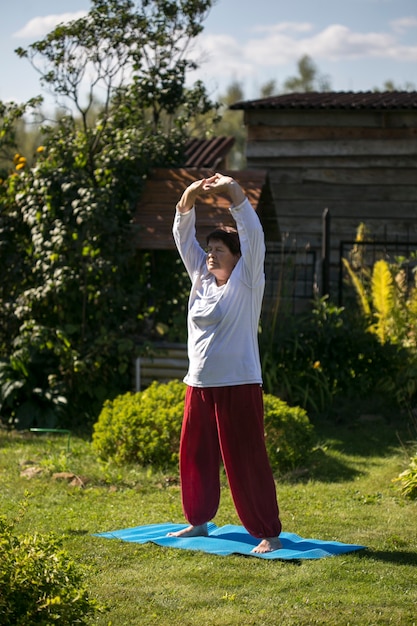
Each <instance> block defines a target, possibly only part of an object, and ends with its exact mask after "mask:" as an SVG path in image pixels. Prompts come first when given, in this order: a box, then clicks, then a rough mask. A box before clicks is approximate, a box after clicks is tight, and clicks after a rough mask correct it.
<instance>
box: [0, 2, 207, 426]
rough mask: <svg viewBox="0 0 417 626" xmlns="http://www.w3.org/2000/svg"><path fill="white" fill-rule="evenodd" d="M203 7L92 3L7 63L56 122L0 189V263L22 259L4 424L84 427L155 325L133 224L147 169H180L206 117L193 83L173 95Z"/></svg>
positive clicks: (0, 389)
mask: <svg viewBox="0 0 417 626" xmlns="http://www.w3.org/2000/svg"><path fill="white" fill-rule="evenodd" d="M210 5H211V2H210V1H199V0H183V1H182V2H181V3H178V2H174V1H171V0H154V1H150V0H142V1H141V2H139V3H138V6H137V7H136V6H135V4H134V3H133V2H131V1H130V0H117V1H116V0H107V1H106V0H93V2H92V8H91V11H90V12H89V13H88V15H87V16H86V17H84V18H82V19H81V20H76V21H74V22H71V23H69V24H66V25H60V26H58V27H57V28H55V29H54V30H53V31H52V32H51V33H49V35H47V36H46V37H45V39H43V40H42V41H39V42H36V43H34V44H32V45H31V46H29V48H28V50H22V49H19V50H18V54H19V55H20V56H21V57H25V58H28V59H29V60H30V62H31V63H32V64H33V65H34V66H35V67H37V69H38V71H39V72H40V74H41V82H42V83H43V84H44V85H45V86H46V87H48V88H49V89H50V90H51V91H52V92H53V93H54V94H55V95H56V98H57V102H59V103H60V106H61V107H62V108H65V107H66V112H67V114H66V115H62V116H60V117H59V118H58V119H57V120H56V122H55V124H51V123H50V124H48V125H46V126H45V127H44V129H43V130H44V144H43V146H42V150H41V151H40V152H39V153H38V158H37V162H36V163H35V165H34V167H32V168H28V167H22V168H20V169H19V170H18V171H16V172H14V174H13V175H12V176H10V177H9V178H8V179H7V181H6V183H5V184H4V185H2V188H1V189H0V204H1V219H2V222H3V224H7V228H3V231H2V236H3V240H2V242H1V244H2V245H1V246H0V263H1V264H2V266H4V265H5V264H6V263H7V256H6V252H7V250H10V249H11V248H13V247H17V249H19V251H20V252H21V255H20V257H19V258H18V259H16V268H15V271H16V275H17V276H21V282H20V284H15V285H14V288H13V289H12V288H10V289H8V290H7V292H3V301H2V315H3V321H4V322H5V327H6V328H8V329H9V330H11V331H12V332H8V333H7V334H6V333H4V334H3V336H2V338H1V339H2V343H3V345H2V348H3V349H2V352H3V353H6V354H8V358H7V359H5V360H4V362H3V363H0V417H2V419H3V421H6V422H8V423H13V424H16V422H17V423H18V425H19V426H20V427H27V426H28V425H45V423H47V424H48V425H49V426H50V425H54V424H55V423H56V421H57V419H58V415H61V419H64V420H66V421H67V423H68V421H69V422H70V423H71V424H73V425H74V424H76V423H78V424H80V423H82V422H85V421H87V422H88V423H90V424H91V422H92V421H93V420H94V419H95V417H96V415H97V413H98V411H99V410H100V409H101V406H102V403H103V401H104V399H107V398H111V397H113V396H114V395H116V394H118V393H120V392H121V391H125V390H126V389H129V388H130V386H131V367H130V366H131V362H132V358H133V354H134V340H136V338H137V337H139V336H142V337H143V336H148V337H149V336H151V334H152V330H153V324H152V321H153V316H154V315H155V301H152V300H150V296H149V294H152V293H153V292H155V286H154V285H153V284H152V283H153V281H154V278H153V277H152V276H151V275H150V273H149V262H148V255H147V253H142V254H138V253H137V251H136V248H135V232H136V231H135V226H134V225H133V223H132V216H133V213H134V210H135V206H136V203H137V201H138V198H139V196H140V190H141V188H142V187H143V184H144V181H145V179H146V176H147V174H148V172H149V170H150V169H151V168H152V167H154V166H158V165H162V164H163V165H167V164H172V165H175V164H177V163H178V162H179V161H180V160H181V154H182V149H183V145H184V143H185V140H186V128H187V124H188V123H189V120H190V119H192V118H193V116H194V115H196V114H199V113H207V112H208V111H209V110H210V108H211V106H212V104H211V102H210V101H209V99H208V98H207V96H206V93H205V90H204V87H203V86H202V85H201V84H200V83H197V84H196V85H195V86H194V87H193V88H191V89H187V88H186V87H185V80H186V75H187V72H188V70H190V69H192V68H193V67H194V64H193V63H191V62H190V61H188V60H187V57H186V51H187V46H188V45H189V43H190V41H191V40H192V39H193V37H195V36H196V34H198V33H199V32H200V31H201V29H202V21H203V19H204V17H205V15H206V13H207V11H208V9H209V7H210ZM165 267H166V265H165ZM176 267H177V266H176ZM175 271H177V272H178V273H180V272H182V269H179V266H178V269H176V268H173V272H172V275H171V282H170V285H168V286H167V291H166V292H165V293H164V298H165V300H167V301H169V300H172V299H173V298H172V296H171V294H170V290H171V291H172V290H174V289H175V288H176V280H175ZM178 281H179V282H181V276H179V278H178ZM158 304H159V305H160V306H163V300H162V298H160V299H159V301H158ZM156 313H158V312H157V311H156ZM16 328H17V329H16ZM62 416H63V417H62ZM61 423H62V422H61Z"/></svg>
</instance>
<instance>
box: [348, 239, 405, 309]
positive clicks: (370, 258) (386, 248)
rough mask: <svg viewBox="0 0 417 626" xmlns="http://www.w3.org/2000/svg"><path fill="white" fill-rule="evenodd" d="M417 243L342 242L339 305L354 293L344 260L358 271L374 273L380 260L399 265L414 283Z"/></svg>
mask: <svg viewBox="0 0 417 626" xmlns="http://www.w3.org/2000/svg"><path fill="white" fill-rule="evenodd" d="M416 252H417V241H341V242H340V251H339V284H338V293H339V298H338V300H339V305H340V306H342V305H343V304H344V303H345V302H346V299H347V298H348V297H349V296H350V295H351V294H352V293H353V288H352V286H351V284H350V282H349V281H348V280H346V270H345V268H344V266H343V261H342V259H343V258H345V259H347V260H348V261H349V263H350V264H351V265H352V267H353V269H356V270H357V271H359V272H360V271H362V272H363V271H368V270H369V271H372V268H373V266H374V265H375V263H376V262H377V261H379V260H380V259H384V260H385V261H387V262H388V263H398V264H400V265H401V268H402V269H403V270H404V271H405V272H406V277H407V281H408V283H414V271H415V268H416V266H417V258H416Z"/></svg>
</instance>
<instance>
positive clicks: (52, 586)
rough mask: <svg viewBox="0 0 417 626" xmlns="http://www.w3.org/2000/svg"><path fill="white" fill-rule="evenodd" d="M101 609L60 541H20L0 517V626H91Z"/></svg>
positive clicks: (47, 538) (45, 537) (45, 538)
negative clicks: (14, 625)
mask: <svg viewBox="0 0 417 626" xmlns="http://www.w3.org/2000/svg"><path fill="white" fill-rule="evenodd" d="M101 610H102V609H101V608H100V607H99V605H98V604H97V602H96V601H95V600H94V599H91V598H90V597H89V594H88V591H87V589H86V587H85V585H84V582H83V573H82V571H81V569H80V568H79V567H78V565H77V563H75V561H73V559H72V558H71V557H70V556H69V554H68V553H67V552H66V551H65V550H63V548H62V545H61V540H60V539H57V538H55V537H54V536H53V535H43V534H40V533H34V534H25V535H22V536H18V535H17V534H16V533H15V531H14V524H13V523H11V522H9V521H8V520H7V519H6V518H5V517H4V516H1V517H0V624H10V625H11V624H16V625H17V626H33V625H34V624H42V625H45V626H46V625H47V624H48V625H50V624H59V625H60V626H73V624H89V623H90V619H89V618H90V617H91V616H92V615H94V614H95V613H96V612H97V611H101Z"/></svg>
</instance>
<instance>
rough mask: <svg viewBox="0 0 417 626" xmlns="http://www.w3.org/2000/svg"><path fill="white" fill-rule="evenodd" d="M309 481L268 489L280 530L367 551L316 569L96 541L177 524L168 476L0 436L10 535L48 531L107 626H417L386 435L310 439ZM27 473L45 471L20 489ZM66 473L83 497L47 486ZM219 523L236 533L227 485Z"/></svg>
mask: <svg viewBox="0 0 417 626" xmlns="http://www.w3.org/2000/svg"><path fill="white" fill-rule="evenodd" d="M318 432H319V437H320V446H319V448H318V450H317V451H316V452H315V454H314V457H313V459H312V463H311V466H310V467H309V468H308V471H307V472H300V473H299V474H298V475H292V476H287V477H286V478H285V479H279V480H277V489H278V496H279V504H280V508H281V514H282V521H283V526H284V530H286V531H288V532H295V533H297V534H300V535H303V536H305V537H316V538H321V539H327V540H338V541H343V542H348V543H357V544H362V545H366V546H368V548H367V550H364V551H359V552H354V553H350V554H347V555H343V556H338V557H334V558H327V559H321V560H318V561H301V562H299V563H292V562H281V561H277V560H274V561H263V560H261V559H255V558H247V557H242V556H229V557H218V556H210V555H207V554H202V553H196V552H186V551H182V550H172V549H165V548H161V547H158V546H154V545H151V544H146V545H143V546H141V545H137V544H129V543H121V542H118V541H115V540H107V539H100V538H97V537H93V536H92V534H93V533H95V532H100V531H106V530H114V529H117V528H124V527H128V526H136V525H141V524H150V523H158V522H167V521H178V522H181V521H183V517H182V511H181V503H180V491H179V486H178V477H177V475H176V474H175V472H171V473H169V474H166V475H165V474H163V473H153V472H152V471H151V470H143V469H141V468H138V467H129V468H117V467H114V466H107V465H103V464H100V463H99V462H97V460H96V459H95V458H94V457H93V455H92V454H91V451H90V446H89V443H88V442H87V441H84V440H83V439H81V438H77V437H74V436H73V437H72V439H71V445H70V452H69V453H67V449H66V446H67V441H66V438H65V437H59V436H55V437H51V436H49V435H41V436H39V435H38V436H35V435H27V434H26V435H23V434H7V433H4V432H3V433H0V485H1V489H0V512H1V513H2V514H7V515H8V516H11V517H12V516H14V515H15V514H16V513H17V512H18V510H19V507H20V503H21V501H22V500H23V498H24V494H25V492H26V491H29V493H30V498H29V505H28V509H27V512H26V514H25V516H24V518H23V520H22V522H21V523H19V527H18V529H17V530H18V531H19V532H27V531H29V532H33V531H35V530H36V531H39V532H48V531H54V532H55V533H56V534H58V535H64V546H65V548H66V549H67V550H68V551H69V552H70V554H71V555H72V557H73V558H74V559H75V560H77V561H78V562H79V563H81V564H83V565H84V566H86V568H87V569H86V582H87V585H88V588H89V590H90V593H91V595H92V596H93V597H95V598H97V599H98V600H99V601H100V602H102V603H104V604H105V605H107V607H108V611H107V612H106V613H104V614H103V615H101V616H99V617H98V618H95V621H93V622H92V623H94V624H97V625H100V626H104V625H109V624H112V625H113V626H130V625H135V626H136V625H138V626H146V625H151V624H157V625H161V626H165V625H167V626H168V625H169V626H176V625H181V626H226V625H227V626H232V625H242V626H251V625H253V626H264V625H265V626H266V625H279V626H286V625H296V626H303V625H306V626H307V625H313V624H332V625H334V626H345V625H348V624H351V625H354V626H362V625H369V626H371V625H374V624H395V625H398V624H400V625H403V624H404V625H405V624H407V625H412V624H417V609H416V606H417V567H416V566H417V502H416V501H409V500H405V499H404V498H403V497H402V496H401V495H400V493H399V490H398V487H397V486H396V485H395V484H393V483H392V479H393V478H395V477H396V476H397V475H398V474H399V472H400V471H402V470H403V469H404V468H405V466H406V465H407V457H406V455H405V454H404V450H403V448H402V447H401V445H400V443H399V440H398V437H397V436H396V433H395V430H394V428H392V427H389V426H388V425H385V424H382V423H371V424H358V425H355V426H351V427H329V426H326V427H323V428H318ZM28 467H36V468H40V469H41V470H42V472H41V473H40V474H38V475H36V476H35V477H33V478H31V479H28V478H25V477H23V476H21V472H22V470H24V469H26V468H28ZM62 471H67V472H73V473H74V474H75V475H77V476H78V477H79V478H80V479H81V482H82V483H83V485H84V486H83V487H79V486H78V487H77V486H70V485H69V484H68V482H67V481H63V480H56V479H54V478H52V474H53V473H54V472H62ZM214 521H215V523H216V524H218V525H223V524H226V523H239V521H238V519H237V517H236V513H235V511H234V508H233V505H232V502H231V499H230V494H229V491H228V488H227V486H226V484H225V483H223V491H222V501H221V507H220V510H219V513H218V516H217V517H216V519H215V520H214Z"/></svg>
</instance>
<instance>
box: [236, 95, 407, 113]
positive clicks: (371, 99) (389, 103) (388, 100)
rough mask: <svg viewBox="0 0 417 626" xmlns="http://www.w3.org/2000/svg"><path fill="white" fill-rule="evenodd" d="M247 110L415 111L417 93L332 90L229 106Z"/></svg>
mask: <svg viewBox="0 0 417 626" xmlns="http://www.w3.org/2000/svg"><path fill="white" fill-rule="evenodd" d="M230 108H231V109H234V110H250V109H253V110H255V109H293V110H294V109H350V110H352V109H384V110H386V109H417V91H385V92H374V91H362V92H353V91H335V92H307V93H288V94H283V95H280V96H271V97H269V98H260V99H258V100H245V101H241V102H236V103H235V104H233V105H231V106H230Z"/></svg>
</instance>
